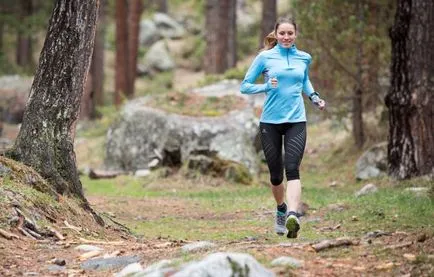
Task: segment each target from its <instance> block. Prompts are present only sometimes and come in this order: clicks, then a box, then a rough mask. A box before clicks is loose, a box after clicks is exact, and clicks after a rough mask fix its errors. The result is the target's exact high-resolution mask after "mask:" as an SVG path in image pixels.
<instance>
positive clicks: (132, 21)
mask: <svg viewBox="0 0 434 277" xmlns="http://www.w3.org/2000/svg"><path fill="white" fill-rule="evenodd" d="M129 4H130V5H129V11H128V14H129V16H128V20H129V22H128V58H129V59H128V71H129V72H128V74H127V77H128V78H129V79H128V85H127V87H128V91H127V97H128V98H132V97H133V96H134V91H135V85H134V84H135V80H136V76H137V55H138V50H139V31H140V16H141V14H142V10H143V6H142V1H141V0H131V1H130V2H129Z"/></svg>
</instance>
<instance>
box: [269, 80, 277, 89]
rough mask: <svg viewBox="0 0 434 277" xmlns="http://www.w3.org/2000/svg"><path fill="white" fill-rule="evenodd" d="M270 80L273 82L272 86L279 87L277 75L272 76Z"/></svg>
mask: <svg viewBox="0 0 434 277" xmlns="http://www.w3.org/2000/svg"><path fill="white" fill-rule="evenodd" d="M270 82H271V87H272V88H277V78H276V77H272V78H271V79H270Z"/></svg>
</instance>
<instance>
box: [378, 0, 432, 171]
mask: <svg viewBox="0 0 434 277" xmlns="http://www.w3.org/2000/svg"><path fill="white" fill-rule="evenodd" d="M433 28H434V2H433V1H431V0H398V6H397V10H396V15H395V23H394V25H393V27H392V29H391V32H390V37H391V39H392V67H391V73H392V79H391V89H390V91H389V92H388V94H387V96H386V105H387V107H388V109H389V144H388V170H389V175H390V176H392V177H395V178H397V179H408V178H411V177H415V176H420V175H425V174H434V98H433V95H434V79H433V77H432V76H434V63H433V60H434V36H432V29H433Z"/></svg>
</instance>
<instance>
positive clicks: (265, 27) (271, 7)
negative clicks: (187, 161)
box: [259, 0, 277, 48]
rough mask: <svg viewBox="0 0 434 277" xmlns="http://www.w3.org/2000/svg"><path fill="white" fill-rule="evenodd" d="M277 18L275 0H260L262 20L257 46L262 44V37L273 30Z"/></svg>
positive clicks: (260, 46)
mask: <svg viewBox="0 0 434 277" xmlns="http://www.w3.org/2000/svg"><path fill="white" fill-rule="evenodd" d="M276 19H277V5H276V0H262V21H261V33H260V37H259V48H262V47H263V46H264V38H265V37H266V36H267V35H268V34H269V33H270V32H271V31H273V30H274V24H275V22H276Z"/></svg>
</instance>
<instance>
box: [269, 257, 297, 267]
mask: <svg viewBox="0 0 434 277" xmlns="http://www.w3.org/2000/svg"><path fill="white" fill-rule="evenodd" d="M271 265H272V266H290V267H293V268H299V267H303V265H304V261H300V260H297V259H294V258H292V257H289V256H288V257H279V258H276V259H274V260H273V261H272V262H271Z"/></svg>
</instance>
